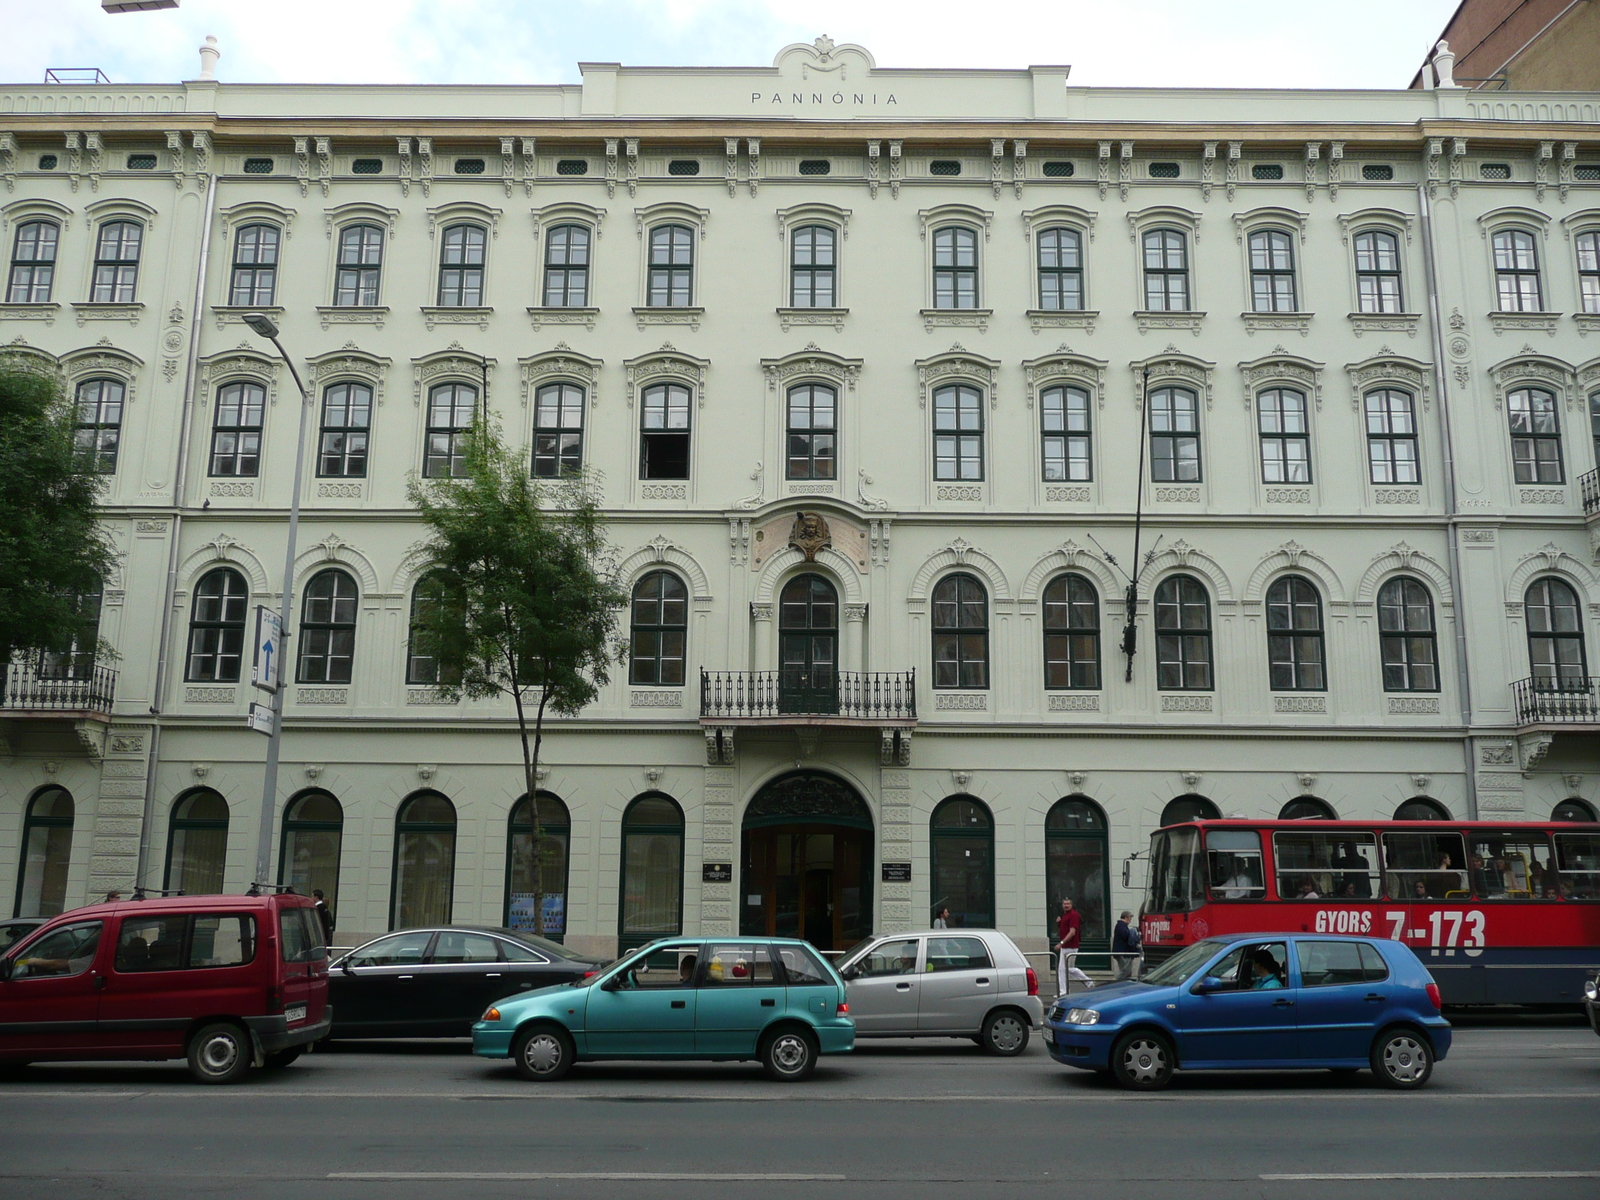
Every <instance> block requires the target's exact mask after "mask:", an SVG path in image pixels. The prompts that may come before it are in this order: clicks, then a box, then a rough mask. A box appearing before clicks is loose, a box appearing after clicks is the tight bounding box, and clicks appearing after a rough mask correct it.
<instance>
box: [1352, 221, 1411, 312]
mask: <svg viewBox="0 0 1600 1200" xmlns="http://www.w3.org/2000/svg"><path fill="white" fill-rule="evenodd" d="M1403 303H1404V302H1403V299H1402V296H1401V292H1400V239H1399V238H1398V237H1396V236H1395V235H1394V234H1392V233H1390V232H1388V231H1387V230H1384V229H1369V230H1366V231H1365V232H1363V233H1358V234H1356V304H1357V305H1358V307H1359V309H1360V311H1361V312H1364V313H1397V312H1403V311H1405V310H1404V308H1403V307H1402V305H1403Z"/></svg>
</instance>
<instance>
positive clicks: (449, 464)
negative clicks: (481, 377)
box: [422, 383, 478, 479]
mask: <svg viewBox="0 0 1600 1200" xmlns="http://www.w3.org/2000/svg"><path fill="white" fill-rule="evenodd" d="M477 409H478V389H477V388H475V387H472V386H471V385H470V384H465V383H442V384H440V385H439V386H438V387H436V388H434V389H433V390H432V391H431V392H429V393H428V429H427V433H426V435H425V436H426V449H425V451H424V456H423V459H422V474H423V476H424V477H425V478H427V479H460V478H461V477H462V476H464V475H465V474H466V473H467V441H468V439H469V438H470V437H471V436H472V419H473V417H474V416H475V415H476V414H477Z"/></svg>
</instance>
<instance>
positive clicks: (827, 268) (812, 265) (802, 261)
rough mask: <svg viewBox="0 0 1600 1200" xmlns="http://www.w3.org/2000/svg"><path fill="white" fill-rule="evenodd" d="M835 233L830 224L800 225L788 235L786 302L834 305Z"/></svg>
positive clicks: (836, 286) (803, 304)
mask: <svg viewBox="0 0 1600 1200" xmlns="http://www.w3.org/2000/svg"><path fill="white" fill-rule="evenodd" d="M837 239H838V234H837V233H836V231H835V230H834V229H833V227H832V226H829V225H802V226H800V227H799V228H798V229H796V230H794V231H793V232H791V233H790V235H789V304H790V306H791V307H792V308H833V307H835V306H836V305H837V304H838V302H839V301H838V294H839V293H838V277H837V271H838V259H837V257H836V251H837Z"/></svg>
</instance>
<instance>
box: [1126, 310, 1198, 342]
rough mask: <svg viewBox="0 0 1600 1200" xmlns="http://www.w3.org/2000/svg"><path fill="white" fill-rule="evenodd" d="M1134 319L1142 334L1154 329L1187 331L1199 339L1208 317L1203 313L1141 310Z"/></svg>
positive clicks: (1134, 315) (1136, 312) (1135, 314)
mask: <svg viewBox="0 0 1600 1200" xmlns="http://www.w3.org/2000/svg"><path fill="white" fill-rule="evenodd" d="M1133 319H1134V321H1135V323H1137V324H1138V326H1139V332H1140V333H1148V332H1149V331H1150V330H1152V329H1187V330H1188V331H1189V332H1190V333H1192V334H1194V335H1195V337H1199V336H1200V326H1201V325H1202V324H1203V323H1204V321H1205V319H1206V315H1205V313H1203V312H1153V311H1151V310H1150V309H1145V308H1141V309H1138V310H1137V311H1135V312H1134V314H1133Z"/></svg>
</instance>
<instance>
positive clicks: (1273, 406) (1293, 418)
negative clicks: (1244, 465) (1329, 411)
mask: <svg viewBox="0 0 1600 1200" xmlns="http://www.w3.org/2000/svg"><path fill="white" fill-rule="evenodd" d="M1256 421H1257V425H1258V428H1259V429H1260V431H1261V481H1262V482H1263V483H1310V482H1311V429H1310V425H1309V421H1308V418H1307V415H1306V397H1305V393H1304V392H1297V391H1295V390H1294V389H1293V388H1268V389H1267V390H1266V391H1264V392H1260V393H1257V395H1256Z"/></svg>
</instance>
